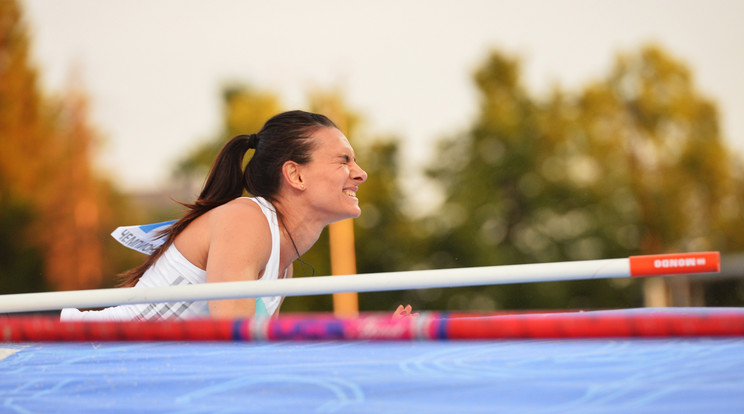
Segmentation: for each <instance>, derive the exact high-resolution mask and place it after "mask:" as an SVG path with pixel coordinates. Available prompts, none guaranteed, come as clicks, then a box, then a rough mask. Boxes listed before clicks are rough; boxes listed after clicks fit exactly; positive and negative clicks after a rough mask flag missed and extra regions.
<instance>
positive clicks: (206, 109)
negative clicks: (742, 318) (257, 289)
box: [0, 0, 744, 311]
mask: <svg viewBox="0 0 744 414" xmlns="http://www.w3.org/2000/svg"><path fill="white" fill-rule="evenodd" d="M743 15H744V3H742V2H740V1H736V0H731V1H725V0H716V1H672V0H669V1H663V0H649V1H625V2H610V1H588V0H561V1H551V2H547V1H544V2H543V1H535V0H528V1H474V0H464V1H459V2H456V3H453V2H448V1H430V2H412V1H410V2H408V1H402V2H401V1H386V0H383V1H377V2H359V3H356V2H348V1H331V0H320V1H314V2H302V1H293V0H287V1H278V2H258V1H237V0H216V1H209V2H207V1H197V0H179V1H176V0H155V1H145V0H127V1H123V0H122V1H120V0H111V1H106V2H100V1H95V0H67V1H64V2H59V1H54V0H0V294H8V293H21V292H39V291H49V290H71V289H89V288H98V287H111V286H114V285H115V284H116V277H115V276H116V274H117V273H119V272H122V271H124V270H126V269H128V268H131V267H134V266H136V265H138V264H139V263H141V262H142V261H143V260H144V256H142V255H141V254H139V253H136V252H133V251H131V250H128V249H126V248H125V247H123V246H121V245H119V244H118V243H117V242H116V241H115V240H114V239H113V238H111V237H110V236H109V234H110V233H111V231H112V230H113V229H115V228H116V227H117V226H120V225H133V224H143V223H151V222H156V221H162V220H166V219H174V218H178V217H179V216H180V215H181V214H182V213H183V210H182V208H181V207H180V206H179V204H178V203H176V202H175V201H174V200H178V201H184V202H190V201H193V199H194V197H195V196H196V194H197V193H198V192H199V188H200V186H201V184H202V182H203V180H204V178H205V175H206V173H207V170H208V168H209V166H210V165H211V162H212V160H213V159H214V157H215V155H216V153H217V151H218V149H219V148H220V147H221V145H222V144H223V143H224V142H225V141H226V140H227V139H229V138H230V137H232V136H234V135H236V134H239V133H251V132H255V131H257V130H258V129H259V128H260V127H261V125H262V124H263V123H264V121H266V120H267V119H268V118H269V117H270V116H272V115H274V114H276V113H277V112H280V111H283V110H288V109H304V110H310V111H316V112H322V113H324V114H326V115H329V116H330V117H331V118H332V119H334V120H335V121H336V123H338V124H339V125H340V126H341V128H342V129H343V130H344V132H345V133H346V135H347V136H348V137H349V139H350V141H351V142H352V145H354V147H355V149H356V152H357V156H358V158H359V163H360V164H361V165H362V167H363V168H365V170H366V171H367V172H368V173H369V177H370V178H369V180H368V182H367V183H365V184H364V185H363V186H362V187H361V188H360V192H359V198H360V203H361V206H362V211H363V213H362V216H361V217H360V218H359V219H356V220H355V221H354V231H355V246H356V258H357V271H358V272H359V273H371V272H382V271H399V270H413V269H442V268H455V267H469V266H487V265H505V264H520V263H537V262H551V261H568V260H590V259H603V258H615V257H626V256H629V255H636V254H655V253H668V252H684V251H703V250H718V251H720V252H721V253H722V258H723V270H722V272H721V274H720V275H715V276H710V275H705V276H681V277H669V278H657V279H648V280H628V279H619V280H601V281H584V282H554V283H541V284H517V285H509V286H491V287H478V288H452V289H427V290H411V291H402V292H384V293H363V294H360V296H359V306H360V309H361V310H363V311H376V310H392V309H394V308H395V306H397V304H399V303H411V304H412V305H413V306H414V307H415V308H417V309H422V310H435V309H446V310H481V311H488V310H501V309H597V308H616V307H637V306H742V305H744V279H743V278H742V277H743V276H744V232H743V231H742V229H744V158H743V154H744V116H742V113H743V112H744V78H743V77H742V76H741V73H744V56H743V55H742V54H741V53H740V52H739V51H740V48H741V47H740V45H741V44H742V43H744V28H743V27H742V25H741V24H740V18H741V16H743ZM303 258H304V260H305V261H307V262H309V263H311V264H312V265H313V267H314V268H315V273H316V275H326V274H330V261H329V248H328V236H327V233H326V234H324V236H323V237H322V238H321V240H320V241H319V243H317V244H316V246H315V247H314V248H313V249H312V250H311V251H310V252H308V253H307V254H306V255H305V256H304V257H303ZM304 273H307V269H303V268H300V267H298V268H296V269H295V274H296V275H299V276H302V275H303V274H304ZM331 306H332V305H331V298H330V296H313V297H298V298H288V299H287V301H286V302H285V305H284V306H283V310H285V311H328V310H330V309H331Z"/></svg>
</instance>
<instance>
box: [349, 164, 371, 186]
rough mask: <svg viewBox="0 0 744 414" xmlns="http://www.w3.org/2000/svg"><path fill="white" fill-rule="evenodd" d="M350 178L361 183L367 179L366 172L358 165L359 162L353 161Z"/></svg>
mask: <svg viewBox="0 0 744 414" xmlns="http://www.w3.org/2000/svg"><path fill="white" fill-rule="evenodd" d="M351 178H352V179H353V180H354V181H356V182H357V183H359V184H361V183H363V182H365V181H367V172H366V171H364V170H363V169H362V167H360V166H359V164H357V163H354V168H353V169H352V170H351Z"/></svg>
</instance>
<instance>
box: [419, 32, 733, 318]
mask: <svg viewBox="0 0 744 414" xmlns="http://www.w3.org/2000/svg"><path fill="white" fill-rule="evenodd" d="M518 75H519V65H518V62H517V61H516V60H515V59H511V58H508V57H506V56H503V55H501V54H499V53H496V52H494V53H491V54H490V55H489V57H488V58H487V59H486V61H485V63H484V64H483V65H482V66H481V68H480V69H479V70H478V71H477V72H476V74H475V76H474V79H475V82H476V84H477V86H478V89H479V92H480V97H481V99H480V108H481V109H480V115H479V117H478V119H477V120H476V122H475V124H474V125H473V126H472V128H471V129H470V130H469V131H467V132H466V133H464V134H461V135H459V136H456V137H454V138H451V139H449V140H446V141H443V142H442V143H441V144H440V147H439V153H438V156H437V157H436V160H435V161H434V162H432V165H431V167H430V168H429V170H428V173H429V176H430V177H431V178H432V179H433V180H434V181H435V182H436V183H438V184H439V185H440V186H441V189H442V192H443V194H444V195H445V201H444V204H443V205H442V208H441V209H440V212H439V213H438V214H437V216H435V217H431V218H429V219H428V221H429V223H431V224H429V226H430V228H433V231H432V237H431V239H430V242H431V243H432V244H431V247H430V249H431V250H432V251H442V252H446V253H447V254H446V257H447V259H448V260H447V262H445V263H444V265H446V266H480V265H495V264H508V263H531V262H548V261H564V260H588V259H598V258H607V257H625V256H628V255H632V254H639V253H643V254H652V253H663V252H673V251H691V250H692V251H694V250H721V251H723V252H726V251H738V250H740V249H741V248H742V247H744V245H742V244H741V238H740V236H739V235H738V233H740V232H738V231H733V230H732V229H735V228H741V227H742V224H744V217H743V216H742V209H741V206H742V202H743V201H744V199H742V196H741V195H742V190H741V189H742V187H743V186H742V184H744V183H742V176H741V174H740V172H739V171H740V170H741V164H740V163H739V162H738V161H737V160H735V159H733V157H732V156H731V155H730V154H729V153H728V152H727V151H726V148H725V147H724V145H723V143H722V140H721V137H720V135H719V130H718V120H717V113H716V110H715V107H714V105H713V104H712V103H710V102H709V101H707V100H706V99H704V98H702V97H701V96H700V95H699V93H697V92H696V91H695V89H694V86H693V83H692V79H691V76H690V75H689V71H688V70H687V69H686V68H685V66H684V65H682V64H681V63H679V62H676V61H674V60H673V59H672V58H671V57H669V56H667V55H666V54H665V53H664V52H662V51H661V50H660V49H659V48H656V47H648V48H645V49H643V50H642V51H641V52H640V53H638V54H636V55H630V56H620V57H619V58H618V60H617V63H616V65H615V68H614V69H613V71H612V73H611V75H610V76H609V77H608V78H607V79H606V80H605V81H602V82H597V83H594V84H591V85H589V86H588V87H587V88H586V89H585V90H584V91H583V92H582V93H580V94H578V95H577V96H576V97H571V96H567V94H566V93H564V92H562V91H560V90H556V91H554V93H553V94H552V95H551V96H549V97H548V99H546V100H545V101H544V102H541V101H538V100H535V99H533V98H531V97H529V96H527V95H526V93H525V91H524V88H523V87H522V86H521V84H520V80H519V76H518ZM722 206H726V207H722ZM432 267H441V263H434V262H433V261H432ZM464 292H467V293H464ZM456 295H460V296H461V297H462V298H471V299H472V298H478V297H480V298H482V299H483V300H481V301H480V302H481V305H487V306H488V307H491V308H502V307H504V308H545V307H561V308H562V307H575V306H579V307H586V306H588V307H611V306H634V305H640V304H642V303H643V302H642V297H641V287H640V285H639V284H638V283H625V284H622V285H618V282H607V281H601V282H581V283H562V284H560V285H556V284H541V285H525V286H519V285H515V286H502V287H487V288H483V289H480V288H479V289H470V290H467V289H465V290H463V292H460V293H457V294H456ZM472 303H473V300H465V299H457V300H454V299H452V298H436V300H433V301H430V302H429V303H427V306H432V307H446V308H452V307H454V308H459V307H462V306H467V307H470V306H472V305H469V304H472Z"/></svg>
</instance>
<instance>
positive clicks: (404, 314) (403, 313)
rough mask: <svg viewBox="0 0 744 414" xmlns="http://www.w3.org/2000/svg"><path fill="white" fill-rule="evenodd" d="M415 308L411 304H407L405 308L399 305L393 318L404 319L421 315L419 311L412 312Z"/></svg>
mask: <svg viewBox="0 0 744 414" xmlns="http://www.w3.org/2000/svg"><path fill="white" fill-rule="evenodd" d="M412 310H413V308H412V307H411V305H406V307H405V308H404V307H403V305H398V309H396V310H395V313H393V320H395V319H403V318H417V317H418V316H419V314H418V312H417V313H411V311H412Z"/></svg>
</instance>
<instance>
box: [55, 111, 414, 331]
mask: <svg viewBox="0 0 744 414" xmlns="http://www.w3.org/2000/svg"><path fill="white" fill-rule="evenodd" d="M251 149H253V150H255V151H254V153H253V156H252V157H251V159H250V161H249V162H248V164H247V166H246V167H245V170H243V168H242V165H243V158H244V156H245V155H246V153H247V152H248V150H251ZM366 179H367V173H366V172H364V170H362V169H361V167H359V165H357V163H356V158H355V156H354V150H353V149H352V147H351V145H350V144H349V141H348V140H347V139H346V137H345V136H344V134H342V133H341V131H340V130H339V129H338V127H337V126H336V125H335V124H334V123H333V122H332V121H331V120H330V119H328V118H327V117H325V116H323V115H318V114H313V113H308V112H303V111H290V112H285V113H282V114H279V115H276V116H274V117H273V118H271V119H270V120H269V121H267V122H266V124H265V125H264V126H263V128H262V129H261V131H259V132H258V133H257V134H251V135H239V136H237V137H235V138H233V139H232V140H230V141H229V142H228V143H227V144H225V146H224V147H223V148H222V150H221V152H220V154H219V155H218V156H217V159H216V161H215V163H214V165H213V166H212V170H211V171H210V173H209V176H208V178H207V181H206V183H205V185H204V189H203V190H202V192H201V194H200V195H199V198H198V199H197V200H196V202H195V203H194V204H191V205H187V207H188V208H189V211H188V212H187V213H186V215H185V216H184V217H182V218H181V219H180V220H179V221H177V222H176V223H175V224H173V226H171V227H170V228H169V229H168V230H167V231H166V232H165V235H164V237H165V238H166V239H165V242H164V243H163V244H162V245H161V246H160V247H159V248H158V249H157V250H156V251H155V252H153V254H152V255H151V256H150V257H149V259H148V260H147V261H146V262H145V263H144V264H143V265H142V266H140V267H138V268H136V269H133V270H131V271H129V272H127V273H125V274H124V275H123V276H124V278H125V279H124V283H123V285H124V286H134V287H135V288H137V287H149V286H163V285H180V284H197V283H205V282H231V281H244V280H258V279H276V278H286V277H291V276H292V262H294V260H296V259H298V258H299V257H300V256H301V255H302V254H303V253H305V252H307V251H308V250H309V249H310V247H312V245H313V244H315V242H316V241H317V240H318V237H320V233H321V231H322V230H323V228H325V227H326V226H327V225H328V224H330V223H333V222H336V221H339V220H343V219H347V218H352V217H358V216H359V214H360V213H361V210H360V209H359V200H358V199H357V197H356V193H357V190H358V189H359V185H360V184H362V183H363V182H364V181H365V180H366ZM244 191H247V192H248V193H250V194H252V195H253V197H251V198H248V197H242V195H243V192H244ZM282 299H283V298H281V297H270V298H259V299H234V300H232V299H231V300H215V301H210V302H208V303H205V302H180V303H175V304H173V303H171V304H167V303H164V304H149V305H148V304H144V305H122V306H116V307H112V308H106V309H103V310H100V311H86V312H80V311H78V310H77V309H65V310H63V311H62V316H61V318H62V320H73V319H107V320H146V319H160V318H182V319H187V318H200V317H201V318H204V317H212V318H237V317H251V316H254V315H262V314H263V315H274V314H276V313H277V312H278V309H279V306H280V305H281V301H282ZM399 311H400V309H399Z"/></svg>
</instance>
